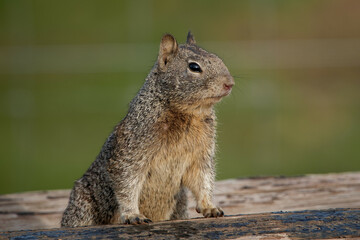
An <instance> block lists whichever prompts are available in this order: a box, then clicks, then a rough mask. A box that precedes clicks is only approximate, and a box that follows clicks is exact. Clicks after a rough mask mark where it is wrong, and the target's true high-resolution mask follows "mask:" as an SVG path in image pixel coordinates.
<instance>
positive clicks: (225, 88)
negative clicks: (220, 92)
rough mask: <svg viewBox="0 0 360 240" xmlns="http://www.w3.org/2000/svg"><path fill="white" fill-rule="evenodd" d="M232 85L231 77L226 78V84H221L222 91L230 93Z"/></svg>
mask: <svg viewBox="0 0 360 240" xmlns="http://www.w3.org/2000/svg"><path fill="white" fill-rule="evenodd" d="M234 84H235V82H234V79H233V78H232V77H231V76H228V77H227V79H226V82H224V83H223V87H224V90H226V91H230V90H231V88H232V87H233V86H234Z"/></svg>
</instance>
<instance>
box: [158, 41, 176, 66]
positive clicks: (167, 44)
mask: <svg viewBox="0 0 360 240" xmlns="http://www.w3.org/2000/svg"><path fill="white" fill-rule="evenodd" d="M177 51H178V44H177V42H176V39H175V38H174V37H173V36H172V35H171V34H165V35H164V36H163V37H162V39H161V43H160V50H159V57H158V62H159V67H160V69H162V70H163V69H165V66H166V64H167V63H168V62H169V61H170V60H171V59H172V58H173V56H174V55H175V54H176V53H177Z"/></svg>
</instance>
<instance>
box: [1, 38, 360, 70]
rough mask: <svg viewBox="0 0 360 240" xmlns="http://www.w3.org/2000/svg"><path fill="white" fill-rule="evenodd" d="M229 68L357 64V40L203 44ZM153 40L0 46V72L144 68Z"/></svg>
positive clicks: (359, 62)
mask: <svg viewBox="0 0 360 240" xmlns="http://www.w3.org/2000/svg"><path fill="white" fill-rule="evenodd" d="M200 45H202V46H204V47H205V48H207V49H209V50H210V51H212V52H215V53H219V54H220V55H221V56H222V57H223V58H224V59H225V62H226V61H227V60H228V61H229V62H231V63H232V64H230V65H229V67H230V68H231V69H244V70H246V69H248V70H253V69H302V68H329V67H331V68H339V67H357V66H360V54H359V52H360V39H359V38H351V39H343V38H342V39H291V40H255V41H236V42H204V43H203V44H201V43H200ZM157 49H158V46H157V44H152V43H144V44H98V45H30V46H2V47H0V74H46V73H62V74H64V73H65V74H66V73H103V72H147V71H148V70H149V69H150V68H151V67H152V65H153V64H154V61H155V60H156V54H157Z"/></svg>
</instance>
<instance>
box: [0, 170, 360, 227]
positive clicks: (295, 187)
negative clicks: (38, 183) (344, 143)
mask: <svg viewBox="0 0 360 240" xmlns="http://www.w3.org/2000/svg"><path fill="white" fill-rule="evenodd" d="M69 192H70V191H69V190H53V191H40V192H28V193H20V194H6V195H0V231H11V230H24V229H47V228H57V227H59V226H60V219H61V215H62V212H63V211H64V209H65V207H66V204H67V201H68V198H69ZM189 199H190V202H189V210H188V212H189V214H190V217H200V215H199V214H197V213H196V211H195V203H194V201H193V199H192V196H191V194H189ZM214 200H215V202H216V203H217V204H218V205H220V206H221V207H222V208H223V209H224V211H225V214H227V215H233V214H240V213H241V214H254V213H266V212H274V211H298V210H319V209H329V208H360V172H355V173H340V174H316V175H306V176H299V177H257V178H243V179H230V180H223V181H218V182H217V183H216V186H215V195H214Z"/></svg>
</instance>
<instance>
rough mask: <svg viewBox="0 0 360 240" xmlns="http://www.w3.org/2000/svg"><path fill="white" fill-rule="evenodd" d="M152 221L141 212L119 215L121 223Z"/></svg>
mask: <svg viewBox="0 0 360 240" xmlns="http://www.w3.org/2000/svg"><path fill="white" fill-rule="evenodd" d="M151 222H152V221H151V220H150V219H148V218H147V217H145V216H144V215H142V214H123V215H121V223H123V224H142V223H151Z"/></svg>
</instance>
